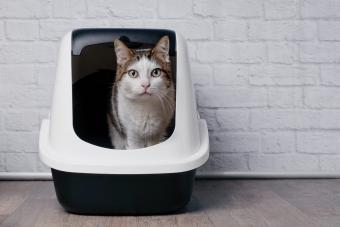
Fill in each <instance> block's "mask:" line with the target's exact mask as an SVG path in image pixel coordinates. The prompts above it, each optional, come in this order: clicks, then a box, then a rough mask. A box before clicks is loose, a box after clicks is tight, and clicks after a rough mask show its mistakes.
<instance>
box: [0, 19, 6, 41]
mask: <svg viewBox="0 0 340 227" xmlns="http://www.w3.org/2000/svg"><path fill="white" fill-rule="evenodd" d="M4 38H5V23H4V22H3V21H0V40H3V39H4Z"/></svg>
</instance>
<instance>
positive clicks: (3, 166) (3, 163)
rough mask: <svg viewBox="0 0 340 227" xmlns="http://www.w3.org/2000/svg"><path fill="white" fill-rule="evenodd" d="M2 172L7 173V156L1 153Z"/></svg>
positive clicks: (0, 168)
mask: <svg viewBox="0 0 340 227" xmlns="http://www.w3.org/2000/svg"><path fill="white" fill-rule="evenodd" d="M0 171H1V172H5V171H6V160H5V154H1V153H0Z"/></svg>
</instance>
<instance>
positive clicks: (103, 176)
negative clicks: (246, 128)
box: [39, 29, 209, 214]
mask: <svg viewBox="0 0 340 227" xmlns="http://www.w3.org/2000/svg"><path fill="white" fill-rule="evenodd" d="M165 35H167V36H168V37H169V39H170V52H169V54H170V60H171V64H172V68H173V75H174V78H175V79H174V80H175V87H176V112H175V117H174V119H173V124H172V127H170V128H169V130H168V134H169V135H168V138H167V139H166V140H165V141H163V142H161V143H159V144H157V145H153V146H149V147H146V148H140V149H134V150H117V149H113V148H112V147H111V145H110V140H109V137H108V129H107V128H108V127H107V123H106V111H107V103H108V100H109V97H110V96H109V94H110V92H111V88H112V83H113V81H114V77H115V68H116V55H115V51H114V45H113V40H114V39H117V38H120V39H121V40H123V41H124V42H125V43H126V44H127V46H129V47H130V48H138V47H140V46H143V45H144V46H145V45H149V46H150V45H155V43H156V42H157V41H158V40H159V39H160V38H161V37H162V36H165ZM39 147H40V158H41V160H42V161H43V162H44V163H45V164H46V165H48V166H49V167H51V169H52V176H53V180H54V186H55V190H56V194H57V197H58V200H59V202H60V204H61V205H62V206H63V207H64V208H65V209H66V210H67V211H69V212H73V213H82V214H157V213H169V212H175V211H178V210H179V209H181V208H183V207H184V206H185V205H186V204H187V203H188V202H189V200H190V197H191V192H192V187H193V181H194V177H195V170H196V169H197V168H198V167H200V166H201V165H203V164H204V163H205V162H206V160H207V159H208V155H209V141H208V130H207V125H206V122H205V121H204V120H202V119H200V117H199V114H198V112H197V110H196V102H195V97H194V93H193V88H192V84H191V78H190V70H189V61H188V56H187V50H186V45H185V41H184V40H183V38H182V37H181V36H180V35H179V34H177V33H176V32H174V31H170V30H153V29H79V30H74V31H72V32H70V33H68V34H66V35H65V37H64V38H63V40H62V42H61V46H60V52H59V62H58V67H57V75H56V83H55V90H54V97H53V105H52V110H51V113H50V117H49V119H45V120H43V122H42V126H41V131H40V143H39Z"/></svg>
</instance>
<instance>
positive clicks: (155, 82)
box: [114, 36, 173, 100]
mask: <svg viewBox="0 0 340 227" xmlns="http://www.w3.org/2000/svg"><path fill="white" fill-rule="evenodd" d="M114 46H115V52H116V56H117V72H116V85H117V86H118V89H119V92H122V94H123V95H125V96H126V97H127V98H129V99H138V100H150V99H157V98H159V97H163V96H166V95H167V94H168V93H169V92H173V85H172V78H171V77H172V76H171V63H170V57H169V46H170V44H169V38H168V36H163V37H162V38H161V39H160V40H159V41H158V42H157V44H156V45H155V46H154V47H153V48H152V49H146V50H145V49H144V50H134V49H130V48H128V47H127V46H126V45H125V44H124V43H123V42H122V41H120V40H119V39H116V40H115V41H114Z"/></svg>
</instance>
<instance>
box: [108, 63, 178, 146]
mask: <svg viewBox="0 0 340 227" xmlns="http://www.w3.org/2000/svg"><path fill="white" fill-rule="evenodd" d="M159 67H160V66H159V65H157V63H156V62H154V61H151V60H149V59H148V58H146V57H142V58H141V59H140V60H139V61H138V62H136V63H134V64H132V65H131V66H129V68H128V70H130V69H134V70H136V71H137V72H138V73H139V76H138V77H137V78H131V77H130V76H129V75H124V76H123V77H122V79H121V81H120V82H119V84H118V92H117V97H116V100H117V110H113V112H114V113H115V112H116V113H118V119H119V120H120V124H121V126H122V127H123V128H124V131H125V133H126V138H123V137H122V136H120V134H119V133H118V132H117V131H116V129H115V128H114V127H113V126H112V125H111V127H110V136H111V141H112V143H113V145H114V146H115V148H116V149H136V148H142V147H146V146H151V145H154V144H157V143H159V142H160V141H161V140H162V139H163V138H164V136H165V135H166V129H167V127H168V125H169V123H170V121H171V119H172V117H173V114H174V110H175V91H174V87H173V85H172V83H171V86H170V87H167V85H166V78H165V75H161V76H160V77H152V76H151V71H152V70H153V69H155V68H159ZM142 84H144V85H147V84H150V86H149V87H148V88H147V89H145V87H143V86H142ZM145 91H146V92H147V94H145ZM112 101H113V102H114V101H115V100H114V99H112ZM112 106H113V107H114V106H115V105H114V103H112Z"/></svg>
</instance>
